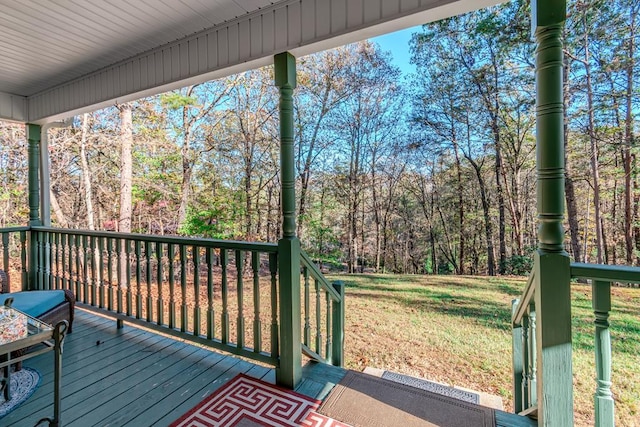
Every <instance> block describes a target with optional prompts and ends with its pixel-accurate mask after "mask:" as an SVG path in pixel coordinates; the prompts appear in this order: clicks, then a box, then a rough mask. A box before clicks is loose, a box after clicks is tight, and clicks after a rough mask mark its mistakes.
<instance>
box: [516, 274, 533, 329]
mask: <svg viewBox="0 0 640 427" xmlns="http://www.w3.org/2000/svg"><path fill="white" fill-rule="evenodd" d="M535 278H536V272H535V270H531V273H530V274H529V279H528V280H527V285H526V286H525V287H524V292H523V293H522V297H521V298H520V300H519V301H518V306H517V308H516V309H515V310H514V311H513V318H512V321H511V323H512V324H513V326H516V325H519V324H520V323H521V322H522V318H523V317H524V314H525V312H526V311H527V308H528V306H529V303H530V302H531V300H532V299H533V296H534V295H535V292H536V281H535Z"/></svg>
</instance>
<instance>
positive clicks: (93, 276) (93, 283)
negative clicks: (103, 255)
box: [89, 236, 98, 306]
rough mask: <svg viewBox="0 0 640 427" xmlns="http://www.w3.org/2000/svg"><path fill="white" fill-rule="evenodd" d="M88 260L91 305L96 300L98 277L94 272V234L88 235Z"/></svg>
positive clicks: (94, 303) (95, 267) (95, 255)
mask: <svg viewBox="0 0 640 427" xmlns="http://www.w3.org/2000/svg"><path fill="white" fill-rule="evenodd" d="M89 250H90V253H89V260H90V267H91V282H90V283H89V288H90V291H91V305H93V306H95V305H96V302H97V301H96V300H97V292H96V291H97V289H96V286H97V282H98V278H97V274H96V269H97V266H96V257H97V254H96V238H95V237H94V236H90V237H89Z"/></svg>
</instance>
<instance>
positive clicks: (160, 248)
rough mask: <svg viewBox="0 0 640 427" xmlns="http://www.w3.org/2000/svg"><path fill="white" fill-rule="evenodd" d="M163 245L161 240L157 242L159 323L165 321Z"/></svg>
mask: <svg viewBox="0 0 640 427" xmlns="http://www.w3.org/2000/svg"><path fill="white" fill-rule="evenodd" d="M163 251H164V249H163V246H162V243H161V242H156V260H157V262H158V269H157V271H156V273H157V274H156V283H157V287H158V304H157V312H158V318H157V319H156V320H157V323H158V325H162V324H163V323H164V298H163V296H162V288H163V286H164V283H163V277H162V275H163V271H162V258H163Z"/></svg>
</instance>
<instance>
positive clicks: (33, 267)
mask: <svg viewBox="0 0 640 427" xmlns="http://www.w3.org/2000/svg"><path fill="white" fill-rule="evenodd" d="M26 127H27V129H26V130H27V142H28V163H29V225H30V226H32V225H42V221H41V219H40V171H39V165H40V133H41V127H40V125H34V124H31V123H29V124H27V126H26ZM37 265H38V239H37V236H36V233H33V232H31V233H29V264H28V268H29V270H28V272H29V273H28V274H29V280H28V282H27V287H28V289H32V290H33V289H37V287H38V285H37V280H36V278H37V271H38V268H37Z"/></svg>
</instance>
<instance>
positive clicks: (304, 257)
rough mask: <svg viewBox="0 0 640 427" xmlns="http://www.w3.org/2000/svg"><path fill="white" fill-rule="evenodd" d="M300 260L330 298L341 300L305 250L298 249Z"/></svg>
mask: <svg viewBox="0 0 640 427" xmlns="http://www.w3.org/2000/svg"><path fill="white" fill-rule="evenodd" d="M300 260H301V262H302V265H303V266H304V267H307V268H308V269H309V272H310V273H311V275H312V276H313V278H315V279H316V280H317V281H318V283H319V284H320V287H321V288H322V289H323V290H324V291H325V292H327V293H328V294H329V295H330V296H331V299H333V300H334V301H338V302H339V301H341V299H342V298H341V297H340V294H339V293H338V292H337V291H336V290H335V289H334V288H333V286H331V284H330V283H329V281H328V280H327V279H326V278H325V277H324V275H323V274H322V272H320V270H319V269H318V267H317V266H316V264H315V263H314V262H313V260H312V259H311V258H310V257H309V255H308V254H307V253H306V252H305V251H300Z"/></svg>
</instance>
